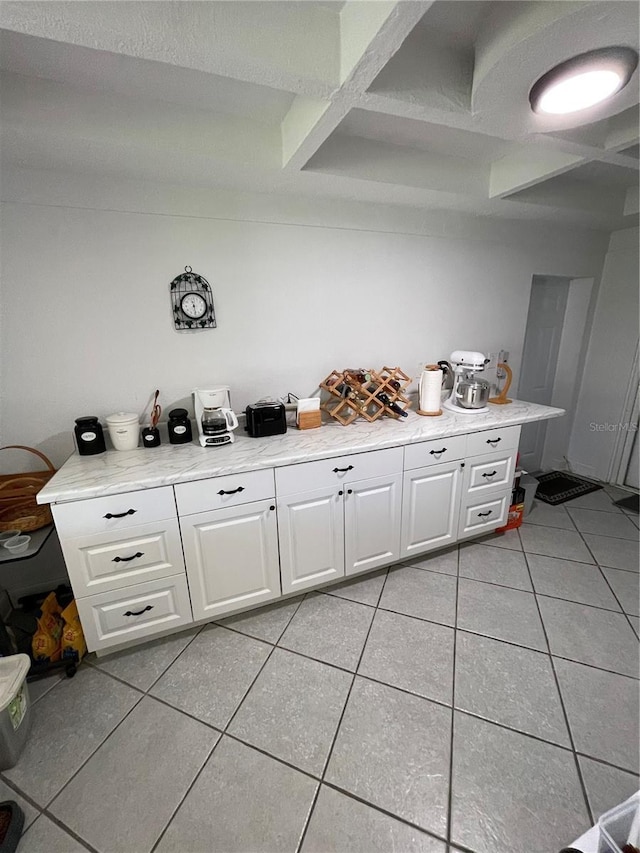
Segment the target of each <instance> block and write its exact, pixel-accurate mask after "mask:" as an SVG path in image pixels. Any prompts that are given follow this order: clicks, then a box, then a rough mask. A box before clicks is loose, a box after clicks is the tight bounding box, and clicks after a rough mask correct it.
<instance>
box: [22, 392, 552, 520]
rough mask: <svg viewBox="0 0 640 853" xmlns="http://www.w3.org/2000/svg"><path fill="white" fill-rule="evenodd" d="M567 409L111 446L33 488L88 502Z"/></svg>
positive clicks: (53, 497) (47, 497)
mask: <svg viewBox="0 0 640 853" xmlns="http://www.w3.org/2000/svg"><path fill="white" fill-rule="evenodd" d="M564 413H565V411H564V409H558V408H555V407H551V406H541V405H539V404H536V403H526V402H523V401H518V400H514V401H513V403H512V404H509V405H507V406H499V407H498V406H491V410H490V411H489V412H488V413H485V414H480V415H458V414H455V413H453V412H446V414H444V415H443V416H440V417H435V418H430V417H421V416H420V415H417V414H415V412H410V414H409V417H408V418H407V419H406V420H404V419H403V420H402V421H396V420H392V419H390V418H389V419H384V420H381V421H376V422H375V423H373V424H369V423H367V422H365V421H357V422H355V423H354V424H350V425H349V426H346V427H344V426H341V425H340V424H338V423H329V424H325V425H323V426H322V427H320V428H319V429H314V430H296V429H290V430H288V431H287V433H285V434H284V435H279V436H270V437H267V438H249V437H248V436H246V435H244V434H239V435H238V437H237V440H236V441H235V442H234V443H233V444H230V445H225V447H222V448H209V447H200V446H199V445H198V444H196V443H195V442H194V443H191V444H189V445H171V444H163V445H161V446H160V447H156V448H144V447H138V448H136V449H135V450H129V451H117V450H108V451H107V452H106V453H102V454H100V455H96V456H79V455H78V454H77V453H74V454H73V455H72V456H70V457H69V459H68V460H67V461H66V462H65V463H64V465H63V466H62V467H61V468H60V470H59V471H58V472H57V473H56V474H55V476H54V477H53V478H52V479H51V480H50V481H49V483H48V484H47V485H46V486H45V487H44V488H43V489H42V490H41V491H40V492H39V493H38V495H37V502H38V503H39V504H46V503H58V502H67V501H73V500H85V499H88V498H95V497H106V496H109V495H117V494H123V493H125V492H133V491H139V490H141V489H153V488H159V487H161V486H173V485H176V484H178V483H188V482H193V481H195V480H204V479H208V478H210V477H218V476H225V475H228V474H240V473H244V472H247V471H257V470H261V469H264V468H279V467H283V466H286V465H296V464H300V463H302V462H313V461H317V460H320V459H332V458H335V457H338V456H344V455H348V454H354V453H366V452H368V451H371V450H384V449H386V448H390V447H399V446H400V447H401V446H405V445H409V444H416V443H418V442H421V441H429V440H431V439H437V438H446V437H453V436H456V435H464V434H469V433H474V432H482V431H485V430H489V429H495V428H499V427H507V426H517V425H519V424H524V423H533V422H535V421H541V420H549V419H551V418H557V417H561V416H562V415H563V414H564ZM283 444H284V445H285V446H284V447H283V446H282V445H283ZM286 445H290V446H288V447H287V446H286ZM172 469H173V470H172Z"/></svg>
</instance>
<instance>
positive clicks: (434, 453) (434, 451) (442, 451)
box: [429, 447, 447, 456]
mask: <svg viewBox="0 0 640 853" xmlns="http://www.w3.org/2000/svg"><path fill="white" fill-rule="evenodd" d="M446 450H447V448H446V447H443V448H442V450H430V451H429V453H430V454H431V455H432V456H442V454H443V453H445V452H446Z"/></svg>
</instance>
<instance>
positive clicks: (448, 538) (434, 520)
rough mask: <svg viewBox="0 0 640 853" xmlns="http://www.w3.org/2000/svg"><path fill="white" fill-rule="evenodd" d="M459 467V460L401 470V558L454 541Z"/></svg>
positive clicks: (460, 467)
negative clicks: (402, 471)
mask: <svg viewBox="0 0 640 853" xmlns="http://www.w3.org/2000/svg"><path fill="white" fill-rule="evenodd" d="M463 470H464V468H463V465H462V463H461V462H458V461H454V462H444V463H442V464H441V465H429V466H428V467H425V468H416V469H414V470H413V471H406V472H405V474H404V483H403V497H402V535H401V544H400V558H401V559H403V560H404V559H407V558H409V557H412V556H415V555H418V554H424V553H426V552H427V551H432V550H433V549H434V548H443V547H445V546H446V545H452V544H453V543H454V542H455V541H456V539H457V538H458V508H459V505H460V494H461V491H462V473H463Z"/></svg>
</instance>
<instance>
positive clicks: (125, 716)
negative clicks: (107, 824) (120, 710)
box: [42, 676, 145, 850]
mask: <svg viewBox="0 0 640 853" xmlns="http://www.w3.org/2000/svg"><path fill="white" fill-rule="evenodd" d="M74 677H75V676H74ZM127 686H130V685H127ZM137 692H138V693H140V691H137ZM144 697H145V694H144V693H140V698H139V699H138V700H137V701H136V702H135V703H134V704H133V707H131V708H130V709H129V710H128V711H127V713H126V714H125V715H124V717H123V718H122V719H121V720H120V721H119V722H118V723H117V724H116V725H115V726H114V727H113V729H111V731H110V732H109V734H108V735H107V736H106V737H105V738H104V739H103V740H102V741H101V742H100V743H99V744H98V745H97V746H96V748H95V749H94V750H93V751H92V752H91V754H90V755H89V756H87V758H86V759H85V760H84V761H83V762H82V764H81V765H80V767H78V769H77V770H76V771H74V773H73V774H72V775H71V777H70V778H69V779H67V781H66V782H65V783H64V785H63V786H62V787H61V788H60V790H59V791H56V793H55V794H54V795H53V797H51V799H50V800H48V801H47V804H46V805H45V806H44V808H43V809H42V811H43V812H44V813H46V814H47V815H48V816H51V817H53V814H52V812H50V807H51V805H52V804H53V803H54V802H55V800H57V799H58V797H59V796H60V794H62V792H63V791H64V790H65V789H66V788H68V787H69V785H70V784H71V783H72V782H73V780H74V779H75V778H76V776H77V775H78V774H79V773H80V772H81V771H82V770H83V769H84V767H85V766H86V765H87V764H88V763H89V761H91V759H92V758H93V756H94V755H95V754H96V753H97V751H98V750H99V749H100V748H101V747H102V746H103V745H104V744H105V743H106V742H107V741H108V740H109V738H110V737H111V736H112V735H113V734H114V732H115V731H117V729H119V728H120V726H121V725H122V724H123V723H124V721H125V720H126V719H127V718H128V717H129V716H130V715H131V714H132V713H133V712H134V711H135V709H136V708H137V707H138V705H139V704H140V702H142V700H143V699H144ZM55 820H56V822H57V823H58V824H59V825H60V826H61V827H64V828H65V830H66V831H67V832H69V833H70V834H71V835H73V836H74V838H78V839H81V840H82V843H83V844H85V845H88V844H89V842H88V841H85V840H84V839H82V836H80V835H76V833H74V832H73V830H72V829H71V828H70V827H67V825H66V824H65V823H63V822H62V821H61V820H60V819H59V818H56V819H55ZM91 849H92V850H93V849H94V848H93V847H91Z"/></svg>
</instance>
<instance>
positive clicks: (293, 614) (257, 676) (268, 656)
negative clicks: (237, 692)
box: [220, 595, 307, 734]
mask: <svg viewBox="0 0 640 853" xmlns="http://www.w3.org/2000/svg"><path fill="white" fill-rule="evenodd" d="M306 597H307V596H306V595H305V596H303V597H302V598H301V599H300V601H299V603H298V606H297V607H296V609H295V610H294V611H293V613H292V614H291V618H290V619H289V621H288V622H287V624H286V626H285V629H284V631H286V630H287V628H288V627H289V625H290V624H291V622H292V620H293V618H294V616H295V615H296V613H297V612H298V610H299V609H300V606H301V605H302V602H303V601H304V600H305V599H306ZM220 627H224V626H220ZM284 631H283V632H282V634H284ZM282 634H281V635H280V637H282ZM277 648H279V647H278V646H276V645H271V651H270V652H269V654H268V655H267V657H266V658H265V660H264V663H263V664H262V666H261V667H260V669H259V670H258V672H257V673H256V676H255V678H253V679H252V681H251V684H250V685H249V687H248V688H247V689H246V690H245V692H244V694H243V696H242V699H241V700H240V702H239V703H238V704H237V705H236V709H235V711H234V712H233V714H232V715H231V717H230V718H229V719H228V720H227V723H226V725H225V727H224V729H223V734H224V733H226V732H227V729H228V728H229V726H230V725H231V723H232V722H233V721H234V719H235V718H236V715H237V714H238V711H239V710H240V708H242V706H243V704H244V702H245V699H246V698H247V696H248V695H249V693H250V692H251V689H252V687H253V685H254V684H255V683H256V681H257V680H258V678H260V675H261V673H262V671H263V669H264V668H265V667H266V665H267V664H268V663H269V661H270V660H271V656H272V655H273V653H274V652H275V650H276V649H277Z"/></svg>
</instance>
